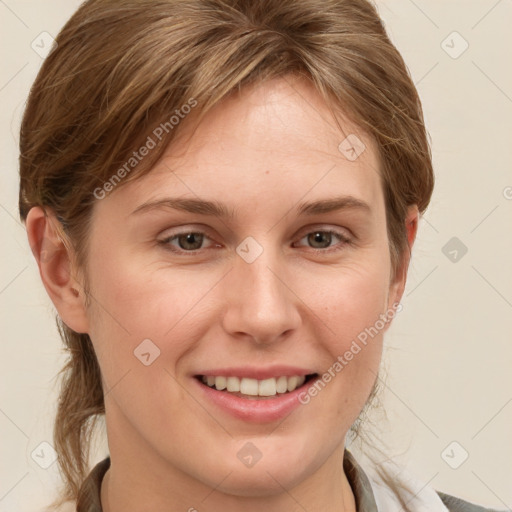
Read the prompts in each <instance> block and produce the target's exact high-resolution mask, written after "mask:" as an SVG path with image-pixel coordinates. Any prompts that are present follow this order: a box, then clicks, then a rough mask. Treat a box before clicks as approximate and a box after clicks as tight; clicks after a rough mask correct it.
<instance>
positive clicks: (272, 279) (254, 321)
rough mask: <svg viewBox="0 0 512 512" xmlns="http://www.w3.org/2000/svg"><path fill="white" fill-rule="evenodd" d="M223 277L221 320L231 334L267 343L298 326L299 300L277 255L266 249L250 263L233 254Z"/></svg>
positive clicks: (260, 343)
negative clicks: (223, 295)
mask: <svg viewBox="0 0 512 512" xmlns="http://www.w3.org/2000/svg"><path fill="white" fill-rule="evenodd" d="M227 279H228V282H226V283H225V284H224V286H225V288H224V289H225V294H226V299H227V310H226V311H225V314H224V316H223V320H222V322H223V327H224V329H225V330H226V332H228V333H229V334H230V335H231V336H234V337H235V338H239V339H244V338H245V339H248V340H251V341H252V342H253V343H256V344H259V345H263V344H271V343H274V342H276V341H279V340H282V339H284V337H286V336H289V335H290V334H291V333H293V332H294V331H295V330H296V329H297V328H298V327H299V325H300V323H301V315H300V310H299V304H300V303H301V301H300V299H299V298H298V297H297V296H296V295H295V294H294V293H293V283H291V282H289V281H290V280H291V279H292V278H291V277H290V274H289V272H287V271H286V268H285V265H284V263H283V262H281V261H280V259H279V256H277V255H272V254H270V251H267V250H266V251H264V252H263V253H262V254H261V255H260V256H259V257H258V258H257V259H256V261H254V262H252V263H247V262H246V261H244V260H243V259H242V258H239V257H238V256H237V258H236V260H235V263H234V268H233V269H232V270H231V272H229V274H228V276H227Z"/></svg>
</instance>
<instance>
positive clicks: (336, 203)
mask: <svg viewBox="0 0 512 512" xmlns="http://www.w3.org/2000/svg"><path fill="white" fill-rule="evenodd" d="M159 209H174V210H181V211H184V212H189V213H197V214H199V215H213V216H216V217H220V218H227V219H232V218H233V217H234V210H233V209H231V210H230V209H228V207H227V206H226V205H225V204H224V203H220V202H218V201H208V200H205V199H184V198H178V197H166V198H163V199H158V200H157V201H151V202H147V203H144V204H142V205H140V206H138V207H137V208H136V209H135V210H134V211H133V212H132V213H131V214H130V215H134V214H140V213H144V212H147V211H152V210H159ZM292 209H293V208H292ZM339 210H361V211H364V212H367V213H369V212H371V208H370V205H369V204H368V203H365V202H364V201H362V200H361V199H358V198H356V197H354V196H340V197H333V198H330V199H320V200H318V201H312V202H309V203H308V202H303V203H299V204H298V205H297V206H296V207H295V211H296V214H297V215H307V216H313V215H320V214H325V213H330V212H334V211H339ZM289 211H291V209H290V210H289Z"/></svg>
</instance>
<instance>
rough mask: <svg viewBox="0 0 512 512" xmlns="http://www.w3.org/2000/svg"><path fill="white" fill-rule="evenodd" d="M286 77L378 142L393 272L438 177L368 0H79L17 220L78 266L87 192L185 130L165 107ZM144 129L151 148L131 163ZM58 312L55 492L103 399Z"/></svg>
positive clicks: (93, 365) (75, 477)
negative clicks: (39, 211)
mask: <svg viewBox="0 0 512 512" xmlns="http://www.w3.org/2000/svg"><path fill="white" fill-rule="evenodd" d="M291 75H297V76H301V77H304V78H306V79H307V80H309V81H310V82H311V83H312V84H313V85H314V87H315V88H316V90H317V91H318V93H319V94H320V96H321V97H322V98H323V99H324V100H325V101H326V104H327V105H328V106H329V108H330V109H331V112H332V113H333V114H334V115H335V116H336V115H337V114H341V115H343V116H347V117H348V119H350V120H353V121H354V123H356V125H357V126H358V127H359V128H361V129H362V130H364V132H365V133H367V134H368V135H369V136H370V137H371V139H372V140H373V141H374V142H375V145H376V148H377V150H378V158H379V164H380V168H379V172H380V177H381V183H382V187H383V194H384V199H385V205H386V220H387V230H388V238H389V249H390V255H391V256H390V257H391V263H392V269H393V271H396V270H397V269H398V268H399V265H400V263H401V261H402V259H403V256H404V254H405V253H404V251H406V250H407V248H408V244H407V236H406V228H405V217H406V214H407V208H408V207H409V206H411V205H417V207H418V210H419V212H420V214H422V213H423V212H424V211H425V209H426V208H427V205H428V203H429V201H430V198H431V194H432V190H433V185H434V175H433V169H432V159H431V151H430V145H429V141H428V137H427V133H426V129H425V125H424V120H423V113H422V107H421V102H420V99H419V96H418V93H417V91H416V88H415V86H414V83H413V81H412V79H411V77H410V74H409V71H408V68H407V67H406V65H405V63H404V61H403V59H402V57H401V55H400V53H399V52H398V51H397V49H396V48H395V46H394V45H393V44H392V42H391V41H390V39H389V38H388V36H387V34H386V30H385V27H384V25H383V22H382V21H381V19H380V17H379V15H378V12H377V10H376V8H375V7H374V5H373V4H371V3H370V2H369V1H367V0H301V1H300V2H297V1H296V0H126V1H124V2H118V1H116V0H89V1H86V2H84V3H83V4H82V5H81V7H80V8H79V9H78V10H77V12H76V13H75V14H74V15H73V16H72V17H71V18H70V20H69V21H68V22H67V23H66V25H65V26H64V28H63V29H62V30H61V32H60V33H59V34H58V36H57V38H56V44H55V47H54V49H53V50H52V51H51V53H50V54H49V55H48V57H47V58H46V60H45V61H44V63H43V65H42V67H41V69H40V71H39V74H38V75H37V78H36V80H35V82H34V84H33V86H32V88H31V91H30V95H29V98H28V102H27V105H26V109H25V112H24V116H23V120H22V125H21V131H20V160H19V163H20V195H19V211H20V217H21V219H22V220H23V221H25V219H26V217H27V214H28V212H29V210H30V209H31V208H32V207H34V206H39V207H42V208H43V209H44V210H45V212H50V211H51V212H53V213H54V214H55V216H56V218H57V219H58V221H59V223H60V224H61V227H62V234H63V236H64V237H65V238H66V240H68V243H69V244H70V246H71V247H72V248H73V252H74V253H75V255H76V265H77V268H78V269H82V270H83V271H84V273H85V274H84V275H86V274H87V273H86V270H87V239H88V233H89V228H90V226H89V224H90V219H91V213H92V210H93V208H94V205H95V202H97V201H98V198H97V196H98V193H95V191H97V190H107V188H108V187H107V184H108V183H110V184H111V185H112V186H115V185H118V186H122V185H124V184H125V183H127V182H129V181H131V180H134V179H137V178H138V177H140V176H142V175H144V174H145V173H147V172H149V171H150V170H151V168H152V166H153V165H154V164H155V163H156V162H157V160H158V159H159V158H160V156H161V155H162V152H163V151H164V150H165V148H166V147H167V146H168V144H169V143H170V142H171V141H172V140H173V139H174V138H175V136H176V134H177V133H179V132H180V130H181V125H179V124H175V123H174V122H172V121H170V120H171V119H172V118H171V116H173V115H174V114H176V115H178V116H179V117H180V118H183V116H181V115H179V114H180V113H186V112H187V110H186V109H185V107H184V106H185V105H189V106H191V107H192V106H193V107H194V116H191V117H195V118H196V119H197V123H199V122H200V120H201V119H202V118H203V117H204V115H205V114H206V113H207V112H208V111H209V110H210V109H211V108H212V107H214V106H215V105H217V104H219V103H220V102H221V101H222V100H223V99H225V98H227V97H228V95H230V94H233V93H236V92H237V91H240V90H241V89H242V88H244V87H247V86H249V85H251V84H257V83H260V82H262V81H266V80H271V79H274V78H280V77H286V76H291ZM188 110H190V109H188ZM335 119H336V117H335ZM171 125H172V126H171ZM338 126H339V125H338ZM156 127H160V128H161V130H160V132H161V133H160V132H158V133H159V135H160V136H159V137H157V136H156V133H155V128H156ZM164 128H165V129H164ZM148 137H150V138H151V139H152V142H153V143H154V148H152V149H151V151H149V152H148V154H147V156H146V157H145V158H144V159H141V160H140V162H139V161H137V162H136V163H134V162H133V161H131V160H130V159H131V158H132V156H133V152H134V151H135V150H137V149H138V148H141V147H142V146H143V145H145V144H146V145H148V141H149V138H148ZM128 161H130V162H131V164H130V166H131V167H130V168H129V169H128V168H127V166H126V163H127V162H128ZM132 164H133V165H132ZM132 168H133V170H132ZM122 169H124V170H125V172H122V171H121V170H122ZM116 172H117V178H119V179H116V182H115V183H114V181H113V180H114V175H115V173H116ZM121 177H122V178H123V179H122V180H121ZM117 182H119V183H117ZM85 289H86V288H85ZM57 323H58V326H59V330H60V334H61V337H62V339H63V342H64V344H65V348H66V349H67V351H68V352H69V359H68V362H67V364H66V365H65V367H64V368H63V370H62V371H61V373H62V374H63V376H62V384H61V392H60V400H59V403H58V408H57V414H56V419H55V426H54V444H55V449H56V451H57V454H58V464H59V467H60V470H61V473H62V476H63V479H64V484H65V485H64V489H63V491H62V493H61V498H62V499H61V501H60V503H63V502H64V501H66V500H76V499H77V496H78V493H79V489H80V486H81V484H82V483H83V480H84V478H85V477H86V475H87V471H88V463H89V447H90V442H91V436H92V432H93V429H94V425H95V421H96V420H97V418H98V417H99V416H101V415H103V414H104V412H105V407H104V396H103V389H102V383H101V372H100V367H99V365H98V361H97V358H96V355H95V353H94V350H93V346H92V343H91V340H90V338H89V336H88V335H87V334H79V333H76V332H74V331H73V330H72V329H70V328H69V327H68V326H66V325H65V324H64V323H63V322H62V321H61V320H60V319H59V318H58V317H57Z"/></svg>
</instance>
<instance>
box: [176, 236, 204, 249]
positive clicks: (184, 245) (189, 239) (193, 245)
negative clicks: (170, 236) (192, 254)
mask: <svg viewBox="0 0 512 512" xmlns="http://www.w3.org/2000/svg"><path fill="white" fill-rule="evenodd" d="M202 242H203V237H202V235H201V233H187V234H186V235H182V236H180V237H179V245H180V247H181V249H185V250H186V249H189V250H191V249H199V248H200V247H201V244H202Z"/></svg>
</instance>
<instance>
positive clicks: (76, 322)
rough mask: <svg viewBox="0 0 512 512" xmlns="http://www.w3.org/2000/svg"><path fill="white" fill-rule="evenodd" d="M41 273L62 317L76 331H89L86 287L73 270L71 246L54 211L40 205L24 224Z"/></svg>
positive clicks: (29, 214) (31, 212) (29, 213)
mask: <svg viewBox="0 0 512 512" xmlns="http://www.w3.org/2000/svg"><path fill="white" fill-rule="evenodd" d="M25 224H26V227H27V235H28V241H29V244H30V247H31V249H32V253H33V254H34V257H35V259H36V262H37V266H38V267H39V274H40V276H41V280H42V281H43V284H44V287H45V288H46V291H47V293H48V295H49V296H50V299H51V300H52V302H53V304H54V306H55V308H56V309H57V312H58V314H59V317H60V318H61V319H62V321H63V322H64V323H65V324H66V325H67V326H68V327H69V328H70V329H73V331H75V332H78V333H86V332H88V321H87V315H86V306H85V304H86V301H85V294H84V291H83V286H82V285H81V284H80V282H79V281H78V280H77V278H76V276H75V275H74V274H75V269H74V268H73V261H74V258H73V254H72V249H71V245H70V244H69V243H65V242H66V241H67V239H66V236H65V234H64V232H63V230H62V226H61V224H60V222H59V221H58V220H57V218H56V217H55V215H54V214H53V212H49V213H46V212H45V211H44V210H43V209H42V208H40V207H39V206H35V207H33V208H31V209H30V211H29V212H28V215H27V219H26V221H25Z"/></svg>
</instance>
